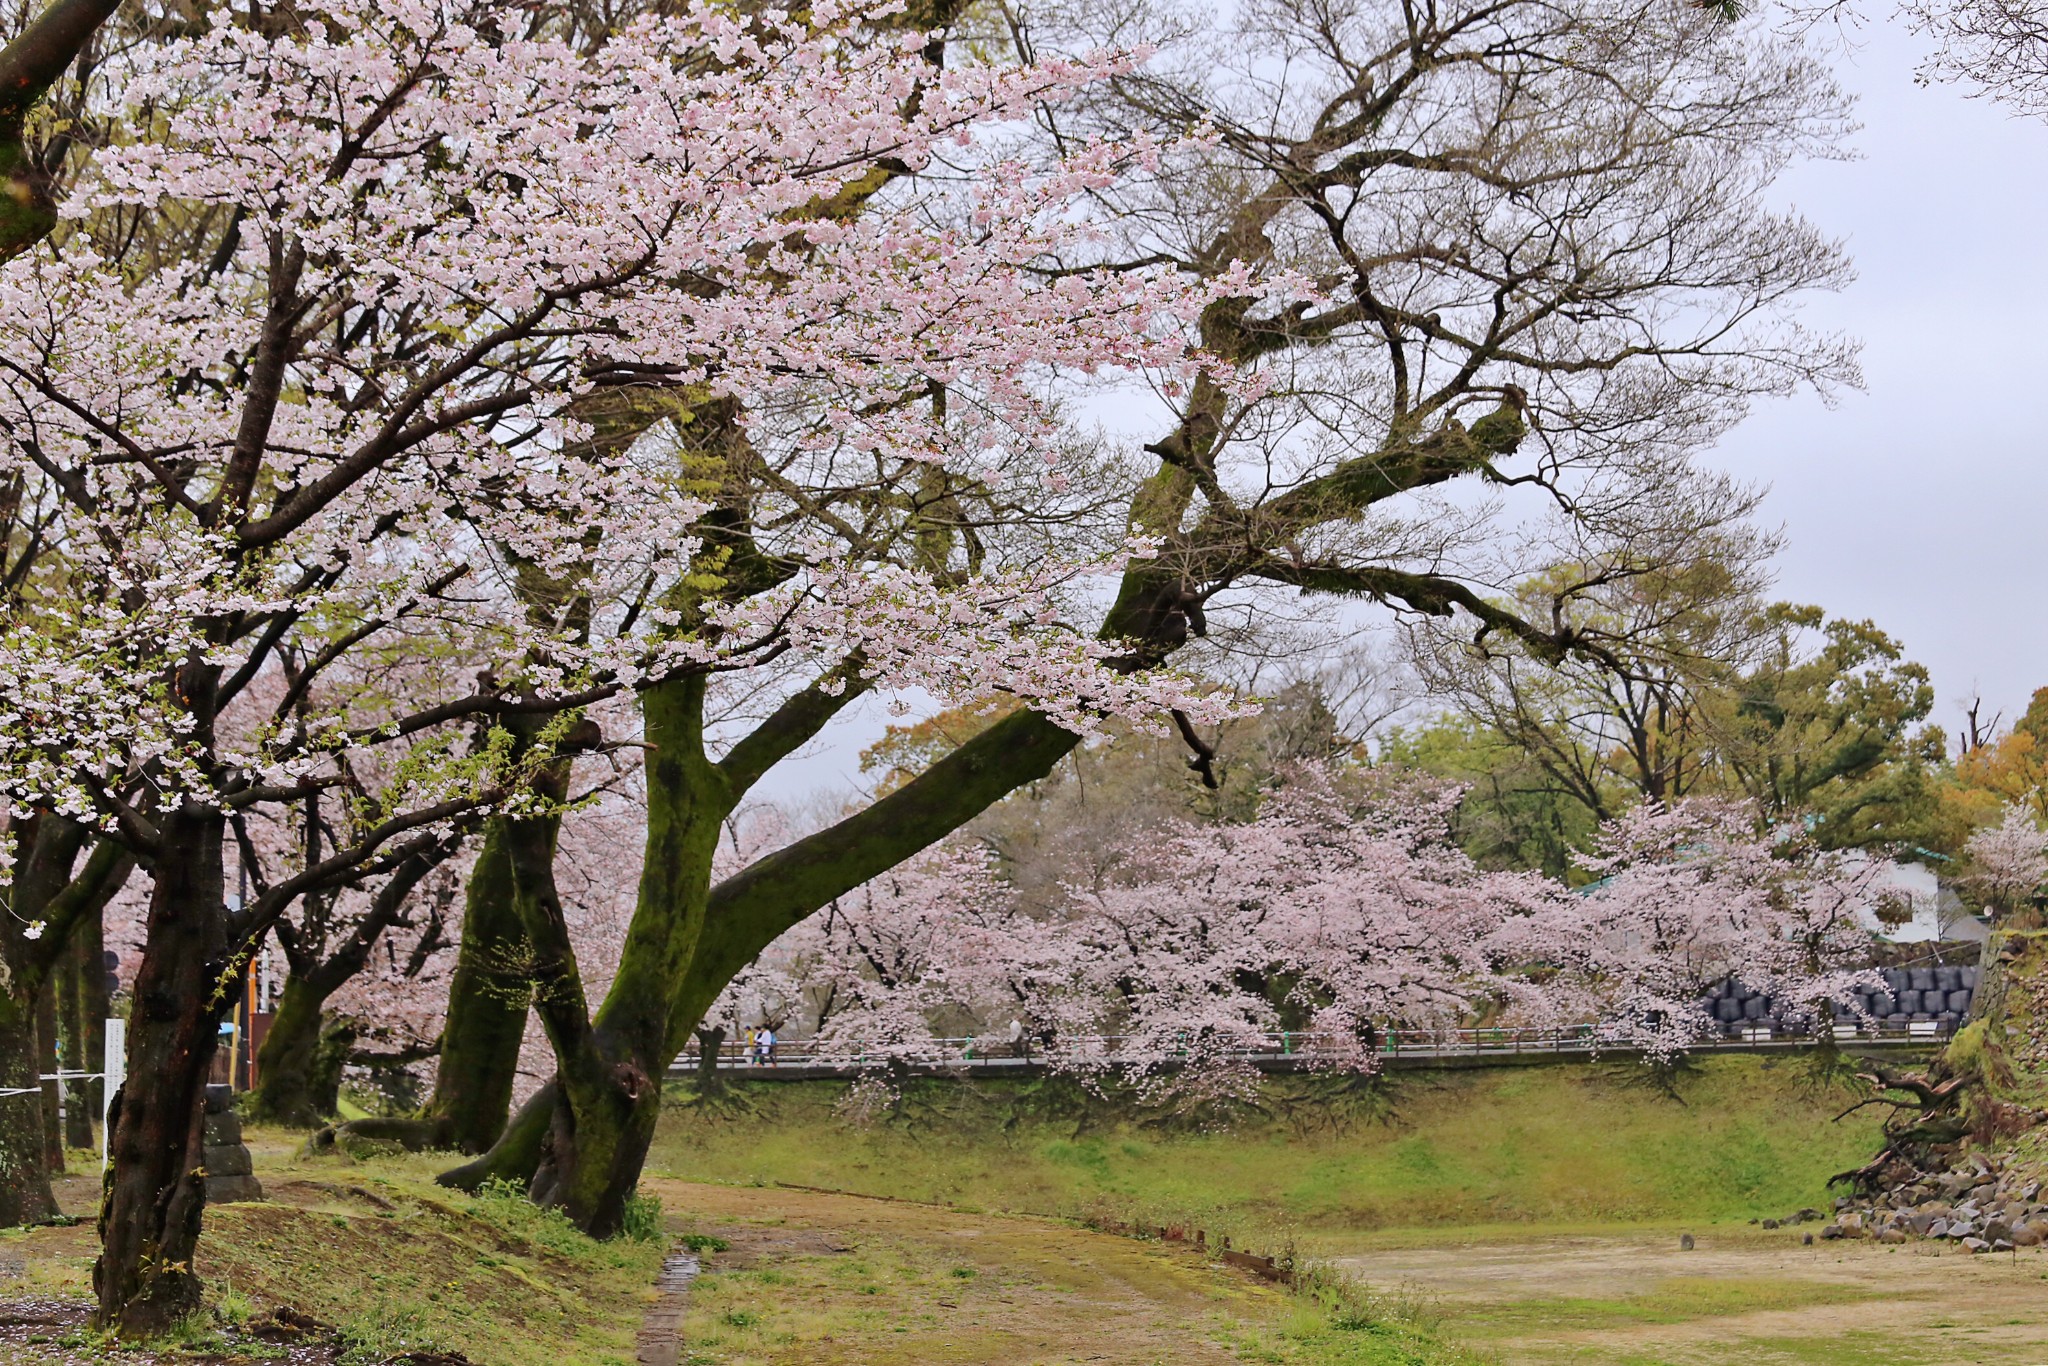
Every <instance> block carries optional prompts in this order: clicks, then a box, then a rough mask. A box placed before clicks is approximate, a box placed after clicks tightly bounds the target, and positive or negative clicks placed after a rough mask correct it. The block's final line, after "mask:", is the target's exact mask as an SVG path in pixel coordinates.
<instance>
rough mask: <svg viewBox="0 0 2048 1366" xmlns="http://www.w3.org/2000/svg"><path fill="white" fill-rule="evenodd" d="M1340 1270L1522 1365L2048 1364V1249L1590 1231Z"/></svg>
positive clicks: (1353, 1261)
mask: <svg viewBox="0 0 2048 1366" xmlns="http://www.w3.org/2000/svg"><path fill="white" fill-rule="evenodd" d="M1340 1264H1341V1265H1342V1266H1343V1267H1344V1268H1345V1269H1346V1270H1347V1271H1349V1272H1351V1273H1352V1274H1353V1275H1356V1276H1358V1277H1359V1278H1360V1279H1362V1280H1365V1281H1367V1282H1368V1283H1370V1284H1372V1285H1375V1286H1378V1287H1383V1288H1387V1289H1390V1290H1400V1291H1403V1292H1405V1293H1414V1294H1420V1295H1423V1296H1425V1297H1428V1298H1431V1299H1434V1300H1435V1301H1437V1302H1438V1303H1439V1304H1440V1306H1441V1308H1442V1310H1443V1313H1444V1316H1445V1320H1446V1325H1447V1328H1448V1330H1449V1331H1450V1332H1451V1333H1452V1334H1453V1335H1455V1336H1460V1337H1464V1338H1466V1339H1468V1340H1470V1341H1472V1342H1474V1343H1475V1344H1476V1345H1482V1346H1484V1347H1485V1348H1486V1349H1487V1350H1489V1351H1491V1352H1493V1353H1495V1354H1496V1355H1498V1356H1499V1358H1500V1359H1501V1360H1502V1361H1503V1362H1504V1363H1508V1366H1520V1364H1521V1363H1532V1364H1534V1363H1551V1362H1562V1361H1569V1362H1573V1363H1581V1362H1583V1363H1607V1362H1615V1363H1619V1362H1629V1363H1636V1364H1638V1366H1641V1364H1643V1363H1669V1364H1670V1366H1718V1364H1719V1363H1731V1364H1732V1363H1742V1366H1778V1364H1779V1363H1807V1362H1812V1363H1825V1364H1826V1366H1865V1363H1868V1366H1912V1364H1915V1363H1925V1366H1975V1364H1976V1363H1983V1364H1984V1366H2048V1250H2029V1251H2027V1252H2024V1253H2022V1254H2021V1255H2020V1256H2018V1257H2013V1256H1996V1257H1994V1256H1984V1257H1972V1256H1970V1255H1969V1254H1967V1253H1963V1252H1959V1251H1951V1250H1948V1249H1946V1248H1945V1247H1943V1246H1937V1245H1928V1244H1921V1245H1911V1246H1904V1247H1887V1246H1880V1245H1877V1244H1874V1243H1864V1242H1836V1243H1819V1244H1816V1245H1814V1246H1812V1247H1806V1246H1803V1245H1801V1244H1800V1243H1799V1242H1798V1240H1797V1237H1796V1235H1779V1236H1777V1237H1772V1236H1770V1235H1764V1234H1751V1233H1746V1232H1737V1233H1730V1234H1724V1235H1722V1236H1719V1237H1716V1236H1715V1235H1713V1234H1711V1233H1709V1234H1704V1235H1702V1236H1701V1237H1700V1240H1699V1245H1698V1246H1697V1248H1696V1249H1695V1250H1693V1251H1690V1252H1685V1251H1681V1250H1680V1249H1679V1248H1678V1246H1677V1240H1676V1238H1675V1237H1670V1236H1664V1235H1658V1236H1656V1237H1654V1238H1651V1237H1647V1236H1645V1237H1583V1238H1548V1239H1536V1240H1529V1241H1515V1242H1501V1241H1487V1242H1476V1243H1461V1244H1447V1245H1445V1246H1441V1247H1436V1248H1428V1249H1402V1250H1398V1251H1392V1250H1390V1251H1378V1252H1369V1253H1363V1254H1359V1255H1355V1256H1349V1257H1345V1258H1342V1259H1341V1260H1340Z"/></svg>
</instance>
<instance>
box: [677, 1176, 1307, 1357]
mask: <svg viewBox="0 0 2048 1366" xmlns="http://www.w3.org/2000/svg"><path fill="white" fill-rule="evenodd" d="M642 1189H644V1190H652V1191H654V1192H655V1193H657V1194H659V1195H660V1196H661V1198H662V1202H663V1204H664V1206H665V1207H666V1208H667V1209H669V1210H670V1211H671V1212H673V1213H681V1214H687V1215H688V1216H689V1219H690V1222H691V1223H692V1224H693V1225H694V1228H695V1230H696V1231H698V1232H700V1233H702V1234H705V1235H709V1236H713V1237H716V1238H718V1239H719V1240H721V1241H722V1242H724V1243H725V1244H727V1246H726V1247H725V1248H723V1249H714V1250H711V1251H710V1252H708V1254H707V1256H706V1259H705V1267H704V1274H703V1276H702V1277H700V1278H699V1279H698V1281H697V1283H696V1285H695V1286H694V1287H693V1289H692V1292H691V1300H690V1307H689V1311H688V1313H687V1315H686V1317H685V1320H684V1334H683V1336H684V1344H685V1345H684V1352H683V1360H684V1361H686V1362H687V1361H690V1360H692V1353H697V1354H699V1358H698V1359H702V1360H715V1361H717V1362H718V1363H720V1366H752V1364H753V1363H761V1364H762V1366H767V1364H769V1363H774V1364H775V1366H782V1364H783V1363H788V1364H789V1366H795V1364H796V1363H803V1366H852V1364H853V1363H877V1366H879V1364H880V1363H892V1364H895V1363H924V1362H932V1363H940V1362H944V1363H968V1362H976V1363H980V1362H989V1363H994V1362H1001V1363H1003V1366H1040V1364H1046V1366H1049V1364H1050V1363H1067V1362H1096V1363H1104V1364H1105V1366H1154V1363H1174V1366H1182V1364H1183V1363H1185V1364H1186V1366H1205V1364H1207V1363H1215V1364H1216V1366H1221V1364H1222V1363H1227V1362H1236V1361H1240V1360H1243V1359H1244V1358H1243V1356H1241V1355H1240V1353H1239V1351H1238V1350H1236V1349H1237V1347H1238V1346H1240V1345H1242V1344H1244V1343H1246V1342H1247V1341H1250V1340H1252V1339H1257V1338H1258V1337H1260V1336H1261V1335H1262V1334H1263V1333H1265V1332H1266V1331H1267V1330H1268V1329H1269V1328H1270V1326H1271V1325H1272V1324H1273V1323H1274V1322H1276V1321H1277V1320H1279V1319H1280V1318H1282V1317H1284V1316H1285V1315H1286V1314H1288V1313H1289V1312H1290V1311H1291V1305H1290V1304H1289V1302H1288V1300H1287V1297H1286V1296H1284V1295H1283V1294H1282V1293H1281V1292H1278V1291H1275V1290H1272V1289H1270V1288H1268V1287H1265V1286H1263V1285H1260V1284H1258V1283H1256V1282H1254V1281H1253V1280H1252V1279H1251V1278H1250V1277H1248V1276H1245V1275H1243V1274H1241V1273H1236V1272H1232V1271H1230V1270H1228V1269H1224V1268H1219V1267H1217V1266H1214V1265H1212V1264H1210V1263H1209V1262H1207V1261H1206V1260H1205V1259H1203V1258H1201V1257H1200V1256H1197V1255H1196V1254H1194V1253H1193V1252H1192V1251H1188V1250H1182V1249H1173V1248H1166V1247H1161V1246H1159V1245H1155V1244H1150V1243H1144V1242H1139V1241H1135V1240H1132V1239H1127V1238H1115V1237H1109V1236H1106V1235H1102V1234H1095V1233H1090V1232H1087V1231H1085V1230H1078V1229H1074V1228H1071V1227H1069V1226H1066V1225H1063V1224H1058V1223H1054V1222H1052V1221H1050V1220H1042V1219H1029V1218H1015V1217H1008V1216H990V1215H978V1214H970V1213H962V1212H958V1211H954V1210H947V1209H936V1208H932V1207H930V1206H925V1205H912V1204H895V1203H890V1202H886V1201H878V1200H868V1199H863V1198H859V1197H852V1196H837V1195H824V1194H815V1193H811V1192H805V1191H791V1190H783V1189H777V1188H746V1187H731V1186H697V1185H687V1184H684V1183H682V1182H673V1181H661V1182H654V1181H649V1182H643V1183H642ZM1264 1359H1267V1360H1284V1359H1287V1358H1286V1356H1284V1355H1283V1356H1277V1357H1267V1358H1264Z"/></svg>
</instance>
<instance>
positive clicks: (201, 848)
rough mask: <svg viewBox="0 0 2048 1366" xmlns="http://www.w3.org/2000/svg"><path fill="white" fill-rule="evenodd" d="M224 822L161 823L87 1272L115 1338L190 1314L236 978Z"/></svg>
mask: <svg viewBox="0 0 2048 1366" xmlns="http://www.w3.org/2000/svg"><path fill="white" fill-rule="evenodd" d="M224 826H225V821H224V819H223V817H222V816H221V815H220V813H218V812H214V811H204V810H197V809H195V808H194V807H192V806H191V805H186V806H183V807H181V808H179V809H178V810H176V811H172V812H168V813H166V814H165V815H164V817H163V819H162V826H161V828H162V831H163V843H162V850H161V853H160V854H159V856H158V858H157V861H156V866H155V868H154V870H153V871H154V874H155V878H154V882H155V885H154V888H153V890H152V892H151V895H150V902H149V913H148V922H147V930H146V938H145V946H144V950H143V957H142V966H141V969H140V970H139V971H138V973H137V974H136V979H135V999H134V1003H133V1005H132V1006H131V1007H130V1009H129V1014H128V1077H129V1082H128V1083H127V1084H126V1085H124V1086H123V1087H122V1088H121V1093H120V1095H119V1097H118V1101H117V1105H116V1110H115V1114H114V1117H113V1131H112V1133H111V1135H110V1141H109V1145H108V1146H109V1150H110V1155H111V1158H112V1163H111V1168H112V1169H111V1171H110V1173H109V1176H108V1179H107V1185H106V1195H105V1198H104V1200H103V1201H102V1203H101V1206H100V1220H99V1231H100V1257H99V1261H98V1263H97V1264H96V1265H95V1266H94V1268H93V1287H94V1289H95V1291H96V1292H97V1293H98V1296H99V1322H100V1325H101V1326H102V1327H104V1328H108V1329H112V1330H114V1331H116V1332H119V1333H121V1334H122V1335H124V1336H138V1337H144V1338H147V1337H154V1336H158V1335H160V1334H162V1333H164V1332H166V1331H167V1330H169V1329H170V1328H172V1327H173V1326H175V1325H176V1324H177V1323H179V1322H180V1321H182V1320H183V1319H185V1318H186V1317H187V1316H189V1315H191V1314H192V1313H194V1312H195V1311H197V1310H198V1308H199V1277H198V1276H197V1275H196V1274H195V1273H194V1271H193V1267H192V1257H193V1252H194V1249H195V1248H196V1246H197V1244H198V1242H199V1224H200V1214H201V1211H202V1209H203V1208H204V1206H205V1202H206V1184H205V1172H204V1169H203V1162H204V1153H203V1149H204V1146H205V1140H204V1120H205V1091H206V1080H207V1074H208V1072H209V1070H210V1069H211V1067H212V1065H213V1056H214V1050H215V1048H216V1046H217V1043H218V1038H219V1035H218V1027H219V1022H220V1020H221V1019H222V1018H224V1017H225V1015H226V1013H227V1011H228V1010H229V1008H230V1007H231V1006H232V1005H233V1000H234V993H235V986H236V978H237V974H236V973H235V971H234V968H235V964H233V963H231V962H230V961H229V958H228V943H227V917H226V907H225V903H224V900H223V891H224V888H223V885H222V878H221V836H222V833H223V829H224Z"/></svg>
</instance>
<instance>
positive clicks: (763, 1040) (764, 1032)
mask: <svg viewBox="0 0 2048 1366" xmlns="http://www.w3.org/2000/svg"><path fill="white" fill-rule="evenodd" d="M754 1042H755V1043H756V1044H757V1045H759V1046H760V1049H761V1065H762V1066H763V1067H773V1066H775V1030H774V1027H773V1026H767V1025H764V1026H763V1027H762V1029H761V1032H760V1033H759V1034H756V1035H755V1036H754Z"/></svg>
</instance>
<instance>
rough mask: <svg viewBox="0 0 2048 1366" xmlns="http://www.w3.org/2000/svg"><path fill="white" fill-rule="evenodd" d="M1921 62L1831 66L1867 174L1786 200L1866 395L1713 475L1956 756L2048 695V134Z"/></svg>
mask: <svg viewBox="0 0 2048 1366" xmlns="http://www.w3.org/2000/svg"><path fill="white" fill-rule="evenodd" d="M1923 51H1924V44H1923V43H1922V41H1921V40H1920V39H1918V38H1916V37H1914V36H1913V35H1911V34H1909V33H1906V32H1904V31H1903V30H1901V29H1899V28H1897V27H1895V26H1892V25H1872V26H1870V27H1869V28H1867V29H1866V30H1864V31H1863V32H1862V33H1861V34H1860V35H1859V36H1858V39H1857V44H1856V46H1855V48H1854V49H1853V50H1851V51H1848V52H1845V53H1842V54H1840V55H1839V56H1838V59H1837V61H1836V68H1837V70H1838V72H1839V76H1840V79H1841V81H1842V83H1843V85H1844V86H1845V87H1846V88H1847V89H1848V90H1849V91H1850V92H1851V93H1852V94H1854V95H1856V96H1857V97H1858V99H1859V105H1858V112H1859V116H1860V120H1861V122H1862V124H1863V130H1862V131H1861V132H1860V133H1859V134H1857V136H1856V139H1855V147H1856V148H1857V150H1858V151H1859V152H1860V153H1861V156H1860V159H1858V160H1855V161H1849V162H1836V163H1828V164H1822V165H1813V166H1804V167H1798V168H1795V169H1794V170H1793V171H1792V172H1790V173H1789V174H1788V175H1787V176H1786V177H1785V178H1784V180H1783V181H1781V183H1780V187H1779V192H1780V197H1781V199H1782V200H1783V202H1785V203H1787V204H1790V205H1794V206H1796V207H1797V208H1799V209H1800V210H1801V211H1802V212H1804V213H1805V214H1806V215H1807V216H1808V217H1809V218H1812V219H1813V220H1814V221H1815V222H1816V223H1818V224H1819V225H1820V226H1821V227H1823V228H1824V229H1826V230H1828V231H1829V232H1831V233H1834V234H1836V235H1838V236H1841V237H1844V238H1846V239H1847V241H1848V245H1849V251H1850V254H1851V256H1852V257H1853V258H1854V260H1855V263H1856V268H1857V279H1856V281H1855V282H1854V283H1853V284H1851V285H1850V286H1849V287H1848V288H1847V289H1846V290H1844V291H1843V292H1842V293H1840V294H1837V295H1818V296H1813V297H1811V298H1809V300H1808V301H1807V306H1806V313H1805V316H1806V317H1807V319H1808V321H1809V322H1811V323H1812V324H1813V325H1814V326H1816V327H1819V328H1823V329H1828V330H1836V331H1841V332H1846V333H1848V334H1849V335H1851V336H1853V337H1856V338H1859V339H1860V340H1861V341H1862V342H1863V346H1864V351H1863V366H1864V377H1865V387H1864V389H1863V390H1862V391H1861V392H1856V393H1848V394H1844V395H1842V396H1841V397H1840V400H1839V402H1838V403H1837V405H1836V407H1835V408H1834V409H1832V410H1830V409H1829V408H1827V407H1826V406H1825V405H1824V404H1822V403H1821V402H1820V401H1818V400H1817V399H1815V398H1812V397H1810V396H1809V397H1801V398H1797V399H1792V400H1788V401H1781V402H1766V403H1763V404H1760V405H1759V406H1758V407H1757V409H1756V411H1755V413H1754V415H1753V416H1752V417H1751V418H1750V419H1749V421H1747V422H1746V423H1744V424H1743V425H1742V426H1740V427H1738V428H1737V429H1736V430H1735V432H1734V433H1733V434H1732V435H1731V436H1730V437H1729V438H1728V439H1727V440H1726V441H1725V442H1724V443H1723V444H1722V446H1721V448H1720V450H1719V451H1718V452H1716V453H1715V454H1714V455H1713V456H1711V457H1709V458H1710V459H1711V460H1713V461H1715V462H1717V463H1719V464H1721V465H1722V466H1724V467H1725V468H1727V469H1729V470H1731V471H1732V472H1734V473H1736V474H1739V475H1741V476H1743V477H1744V478H1746V479H1750V480H1752V481H1755V482H1758V483H1763V484H1767V485H1769V486H1770V490H1771V491H1770V495H1769V497H1768V498H1767V500H1766V502H1765V504H1764V510H1763V516H1764V518H1765V520H1767V521H1769V522H1773V523H1782V524H1783V525H1784V527H1785V529H1786V531H1787V533H1788V544H1787V547H1786V550H1785V553H1784V555H1783V558H1782V560H1781V561H1780V565H1779V571H1780V572H1779V580H1778V594H1779V596H1781V597H1785V598H1789V599H1793V600H1795V601H1802V602H1813V603H1818V604H1820V605H1821V606H1822V607H1825V608H1826V609H1827V610H1828V611H1829V612H1830V613H1831V614H1832V615H1835V616H1844V617H1868V618H1870V619H1872V620H1874V621H1876V622H1877V623H1878V624H1879V625H1880V626H1881V627H1883V628H1884V629H1885V630H1887V631H1889V632H1891V633H1892V634H1893V635H1894V636H1896V637H1897V638H1899V639H1900V640H1901V641H1902V642H1903V643H1904V645H1905V647H1906V651H1907V653H1908V655H1909V656H1910V657H1911V658H1914V659H1917V660H1919V661H1920V662H1922V663H1924V664H1926V665H1927V666H1928V667H1929V668H1930V669H1931V670H1932V671H1933V674H1934V683H1935V688H1936V691H1937V700H1936V707H1935V717H1934V719H1935V720H1937V721H1938V722H1940V723H1941V724H1942V725H1943V726H1945V727H1947V728H1948V729H1949V731H1950V734H1951V737H1953V735H1954V732H1955V730H1956V724H1957V719H1958V717H1959V716H1960V707H1961V705H1962V704H1963V703H1964V702H1965V701H1966V700H1967V698H1968V697H1969V696H1970V695H1972V694H1973V693H1981V694H1982V695H1983V697H1984V699H1985V701H1986V703H1987V711H2003V712H2004V714H2005V716H2006V718H2007V719H2008V720H2010V719H2011V718H2012V717H2014V716H2016V715H2017V714H2018V713H2019V711H2020V710H2021V709H2022V708H2023V707H2024V706H2025V705H2026V700H2027V698H2028V696H2029V695H2030V694H2031V693H2032V692H2033V690H2034V689H2035V688H2037V687H2044V686H2048V622H2044V620H2043V607H2044V605H2048V534H2044V532H2048V376H2044V373H2043V371H2044V368H2048V347H2044V345H2043V343H2042V341H2041V336H2042V329H2043V328H2044V326H2048V125H2044V124H2042V123H2038V122H2033V121H2029V120H2024V119H2017V118H2013V117H2011V116H2010V115H2008V114H2007V113H2006V112H2005V111H2004V110H2003V109H2002V108H2000V107H1999V106H1997V105H1994V104H1991V103H1989V102H1988V101H1984V100H1973V99H1969V98H1967V97H1966V96H1965V94H1964V92H1963V91H1962V90H1961V89H1959V88H1957V87H1953V86H1932V87H1922V86H1920V85H1917V84H1916V83H1915V81H1914V69H1915V67H1916V65H1917V63H1918V61H1919V59H1920V56H1921V54H1922V52H1923ZM890 720H891V718H890V717H889V716H888V715H887V713H886V712H885V711H884V710H883V708H882V707H881V706H880V705H879V704H872V705H864V706H861V707H858V708H856V709H855V710H854V714H853V715H850V716H847V717H845V718H842V721H841V723H840V724H838V725H835V726H834V727H833V728H832V730H831V731H830V732H828V733H827V734H826V735H825V736H823V737H820V742H819V743H818V744H816V745H814V746H812V747H811V749H810V750H809V751H808V752H807V753H805V754H803V755H801V756H798V757H796V758H795V759H793V760H792V761H791V762H789V763H786V764H784V765H783V766H782V767H781V768H780V769H778V771H777V772H776V773H775V774H773V775H772V776H771V778H770V779H769V781H768V782H767V783H766V784H765V785H764V788H763V789H762V791H761V795H762V796H763V797H767V798H770V799H787V798H791V797H798V796H802V795H805V794H808V793H810V792H813V791H816V790H817V789H819V788H821V787H823V788H827V789H831V790H834V791H837V792H845V791H846V790H848V789H849V788H851V787H852V786H853V785H854V783H855V781H856V779H857V777H858V775H857V773H856V763H857V756H858V753H859V750H860V747H861V746H862V745H864V744H867V743H869V742H870V741H872V740H873V739H874V738H875V737H876V736H877V735H879V734H880V733H881V731H882V730H883V728H884V727H886V726H887V725H888V724H889V722H890Z"/></svg>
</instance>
